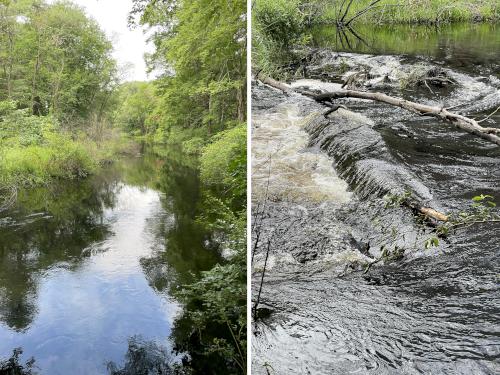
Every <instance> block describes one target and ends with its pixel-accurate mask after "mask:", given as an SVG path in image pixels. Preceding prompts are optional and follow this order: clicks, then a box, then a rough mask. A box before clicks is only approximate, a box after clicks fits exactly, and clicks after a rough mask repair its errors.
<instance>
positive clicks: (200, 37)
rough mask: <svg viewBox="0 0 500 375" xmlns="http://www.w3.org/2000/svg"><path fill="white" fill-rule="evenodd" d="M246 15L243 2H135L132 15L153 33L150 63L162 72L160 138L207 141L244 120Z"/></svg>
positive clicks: (234, 0)
mask: <svg viewBox="0 0 500 375" xmlns="http://www.w3.org/2000/svg"><path fill="white" fill-rule="evenodd" d="M245 13H246V3H245V2H244V1H241V0H230V1H225V0H215V1H209V0H195V1H187V0H186V1H179V2H171V1H161V2H158V1H144V0H136V1H134V10H133V14H132V16H133V17H134V19H137V20H138V22H139V23H140V24H142V25H146V26H149V27H151V28H152V30H153V37H152V39H153V41H154V43H155V46H156V51H155V53H153V54H152V55H151V56H149V63H150V65H152V66H154V67H155V68H156V69H159V70H163V71H164V75H163V76H162V77H161V78H159V79H158V80H157V82H156V87H157V92H158V96H159V104H158V107H157V110H156V111H155V114H156V119H155V121H156V124H158V127H159V129H158V132H159V133H160V137H159V138H161V139H163V140H166V141H172V139H177V140H181V143H182V142H183V141H185V140H187V139H188V138H191V137H182V136H180V135H179V132H183V131H187V132H191V131H192V130H191V129H201V131H200V132H197V133H196V135H195V136H197V137H203V136H204V137H206V136H207V135H208V136H211V135H213V134H215V133H217V132H218V131H221V130H223V129H225V128H226V127H227V125H228V124H230V123H231V122H233V121H234V120H239V121H240V122H243V121H244V120H245V108H246V100H245V91H246V40H245V35H246V21H245ZM188 129H189V130H188ZM182 138H184V139H182ZM188 147H189V146H188Z"/></svg>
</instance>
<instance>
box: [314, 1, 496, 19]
mask: <svg viewBox="0 0 500 375" xmlns="http://www.w3.org/2000/svg"><path fill="white" fill-rule="evenodd" d="M340 3H341V2H339V1H335V2H333V4H331V5H328V6H326V8H325V9H324V11H323V13H322V16H321V17H320V18H321V20H320V21H321V22H325V23H330V22H335V21H336V19H337V17H338V16H337V15H338V12H339V10H338V7H339V4H340ZM370 3H371V0H358V1H354V2H353V4H352V5H351V8H350V10H349V13H348V15H347V17H346V20H347V19H350V18H351V17H352V16H354V15H355V14H357V13H358V12H360V11H361V10H363V9H365V8H366V7H367V6H368V5H369V4H370ZM499 20H500V2H498V0H475V1H474V0H454V1H449V0H382V1H381V2H380V3H378V4H377V5H376V8H374V9H373V10H372V11H370V12H368V13H366V14H365V15H363V16H362V17H360V18H359V19H358V23H369V24H372V25H373V24H378V25H382V24H439V23H453V22H484V21H490V22H498V21H499Z"/></svg>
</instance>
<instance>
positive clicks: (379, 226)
mask: <svg viewBox="0 0 500 375" xmlns="http://www.w3.org/2000/svg"><path fill="white" fill-rule="evenodd" d="M338 64H342V65H345V66H346V67H348V68H349V70H351V69H352V70H356V69H357V68H356V67H359V66H363V69H364V71H365V72H366V73H367V74H366V75H365V80H364V81H363V82H357V83H355V84H361V85H363V87H366V86H369V87H370V89H371V90H373V91H385V92H392V94H393V95H396V96H404V97H406V98H409V99H411V100H416V101H420V102H425V103H427V104H433V105H446V106H448V107H451V106H457V109H456V110H457V111H460V112H461V113H464V114H472V113H476V112H478V111H483V113H481V114H479V115H477V114H476V116H477V117H478V118H481V117H484V116H486V115H487V114H488V113H489V112H491V111H492V110H493V109H495V107H496V106H498V105H500V91H499V85H498V70H495V69H497V68H498V66H497V68H495V66H493V68H488V69H487V68H485V69H484V71H483V74H482V75H481V76H480V77H479V76H477V75H476V74H475V73H473V72H467V71H463V70H458V69H455V68H454V67H446V66H441V67H440V68H441V69H443V71H444V72H445V73H444V74H445V77H448V78H449V79H450V81H452V82H453V83H450V85H447V86H446V87H434V86H432V85H429V87H427V86H426V85H423V86H421V87H409V86H405V87H404V88H403V87H401V82H402V77H408V76H410V75H413V74H414V72H415V71H417V70H418V71H429V70H432V69H435V68H436V66H439V65H442V64H441V63H440V62H439V61H433V60H432V59H428V58H426V59H422V58H418V57H408V56H405V57H398V56H372V55H356V54H340V55H339V54H337V53H332V52H330V51H320V52H319V53H318V54H317V57H316V60H315V61H313V62H312V65H311V66H309V67H308V69H307V71H308V74H309V79H307V80H300V81H297V82H295V83H293V85H294V86H307V87H308V88H309V89H320V90H328V89H329V88H330V89H332V88H333V89H336V88H338V84H339V82H340V80H339V78H338V76H336V77H333V76H332V77H330V78H331V79H329V81H330V82H329V83H325V82H320V81H318V80H317V78H322V79H325V78H328V77H327V76H328V74H326V72H330V71H331V66H334V65H338ZM346 69H347V68H346ZM495 71H496V72H497V73H495ZM384 77H389V79H383V78H384ZM311 78H312V79H311ZM408 81H411V80H410V79H408ZM410 89H411V91H408V90H410ZM253 103H254V104H253V105H254V114H253V118H254V123H253V137H252V141H253V149H252V152H253V170H252V172H253V174H254V177H253V190H254V194H253V201H254V202H253V207H254V209H253V218H254V219H253V223H254V225H253V228H252V229H253V238H254V239H255V238H258V243H257V244H256V246H255V244H254V246H255V250H254V254H253V262H252V267H253V268H252V271H253V274H252V276H253V277H252V293H253V294H252V296H253V298H254V301H253V302H254V303H255V302H256V301H255V299H256V298H257V296H259V297H258V298H259V305H258V309H257V316H258V319H257V321H256V322H255V323H254V326H253V329H254V331H253V334H254V338H253V341H252V342H253V352H252V355H253V367H252V371H253V373H256V374H284V373H287V374H288V373H293V374H436V375H437V374H495V373H498V372H499V371H500V365H499V364H498V363H499V362H498V361H499V359H500V331H499V329H500V328H499V327H500V318H499V312H500V298H499V296H500V291H499V288H498V281H499V279H498V269H499V266H500V264H499V258H498V250H499V249H498V243H499V240H500V227H499V226H498V224H491V225H485V226H480V227H471V228H466V229H463V230H460V231H458V232H457V233H455V234H453V235H452V236H450V237H449V238H448V240H447V241H441V243H440V245H439V247H437V248H431V249H427V250H426V249H425V247H424V241H425V239H426V234H425V233H422V231H421V230H420V229H419V225H418V223H416V220H415V218H414V216H413V214H412V213H411V212H410V211H409V210H408V209H405V208H402V207H397V208H391V209H386V208H385V207H384V201H383V200H382V199H381V198H382V196H383V195H384V194H387V193H391V194H402V193H404V192H407V191H410V192H411V194H412V196H413V197H415V199H417V200H418V201H419V202H421V203H425V204H426V205H428V206H431V207H434V208H436V209H438V210H440V211H443V212H451V211H454V210H461V209H463V208H464V207H466V206H467V205H468V204H469V202H470V199H471V198H472V197H473V196H474V195H477V194H481V193H484V194H491V195H494V196H495V198H496V199H495V201H496V202H497V203H499V199H500V188H499V186H500V168H499V167H498V165H499V163H500V152H499V151H498V149H497V148H496V147H495V146H494V145H490V144H488V143H486V142H484V141H482V140H478V139H476V138H474V137H472V136H470V135H468V134H464V133H462V132H460V131H458V130H457V129H456V128H454V127H453V126H452V125H450V124H445V123H442V122H440V121H438V120H435V119H429V118H417V116H415V115H413V114H411V113H408V112H405V111H404V110H401V109H399V108H391V107H389V106H386V105H382V104H379V103H370V102H368V101H365V100H353V99H348V100H342V101H339V103H340V104H345V105H346V106H347V107H348V108H349V109H348V110H345V109H342V108H341V109H339V110H337V111H336V112H334V113H332V114H330V115H329V116H328V118H325V117H324V116H323V114H322V113H323V112H324V110H325V109H324V107H321V106H320V105H318V104H317V103H314V102H313V101H311V100H309V99H307V98H305V97H302V96H299V95H290V96H288V97H285V96H284V95H282V93H280V92H279V91H275V90H273V89H270V88H267V87H265V86H261V85H257V84H255V85H254V89H253ZM499 120H500V116H498V115H496V116H492V117H491V118H490V119H489V120H488V121H487V122H488V123H489V124H488V126H498V124H499V123H500V121H499ZM326 166H330V170H328V168H326ZM256 234H258V235H257V236H256ZM388 244H391V245H394V244H396V245H397V246H398V247H400V248H404V249H405V253H404V257H403V258H402V259H400V260H398V261H396V262H392V263H391V262H388V263H387V264H385V265H384V264H382V263H380V264H377V265H376V266H373V267H372V268H370V270H369V272H367V273H364V272H363V271H364V270H365V269H366V265H367V263H369V262H370V261H372V260H374V259H377V257H378V256H380V251H381V248H383V246H384V245H388ZM267 252H269V254H267ZM264 270H265V275H264V279H263V280H264V282H263V284H262V287H261V280H262V273H263V271H264ZM259 292H260V293H259Z"/></svg>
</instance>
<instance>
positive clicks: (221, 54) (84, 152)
mask: <svg viewBox="0 0 500 375" xmlns="http://www.w3.org/2000/svg"><path fill="white" fill-rule="evenodd" d="M128 22H129V26H130V27H131V28H143V29H147V30H149V35H150V39H151V41H152V42H153V44H154V46H155V51H154V53H152V54H151V55H148V56H146V59H147V65H148V68H149V69H150V70H151V71H155V73H156V74H157V77H158V78H156V79H155V80H154V81H149V82H123V72H122V71H121V69H120V68H119V67H118V64H117V62H116V61H115V60H114V59H113V57H112V51H113V45H112V43H111V41H110V40H109V39H108V37H107V36H106V34H105V33H104V32H103V31H102V30H101V29H100V27H99V25H98V24H97V23H96V22H95V21H94V20H93V19H92V18H90V17H89V16H88V15H87V14H86V13H85V11H84V9H82V8H80V7H79V6H77V5H75V4H73V3H72V2H71V1H56V2H50V3H49V2H47V1H44V0H0V212H2V211H3V210H6V209H8V208H9V207H10V206H12V205H13V204H14V203H15V202H16V199H17V197H18V194H19V193H20V191H22V190H23V189H31V188H35V187H38V186H50V184H52V183H54V182H57V181H61V180H79V179H84V178H86V177H88V176H90V175H92V174H95V173H98V172H99V170H101V169H103V168H105V167H106V166H107V165H108V164H110V163H112V162H113V161H114V160H115V159H116V158H117V157H119V156H120V154H128V153H134V152H137V148H138V147H137V145H138V144H140V143H144V142H145V143H148V144H154V145H155V149H157V150H159V152H158V154H159V155H161V154H162V152H167V151H168V150H170V149H174V150H180V152H181V153H182V154H186V155H194V156H195V157H196V158H197V166H198V168H199V173H200V179H201V183H202V184H203V197H202V202H201V203H200V204H199V207H197V218H196V221H197V222H198V223H200V224H201V225H203V226H205V227H206V228H207V229H208V230H210V231H211V233H212V234H213V236H212V237H213V238H214V241H216V242H217V243H218V246H217V247H218V248H219V249H224V250H225V254H226V255H225V257H224V258H223V261H222V262H221V264H219V265H217V266H215V267H214V268H213V269H212V270H211V271H207V272H205V273H204V274H203V275H202V276H201V277H200V278H198V281H197V282H195V283H194V284H191V285H190V286H186V288H185V289H183V291H182V293H179V295H178V296H177V297H178V298H180V299H181V300H182V301H183V302H184V304H185V306H186V309H187V310H186V311H187V313H186V314H184V316H183V318H182V324H183V325H184V326H188V327H192V328H191V329H192V331H193V336H192V338H191V339H190V340H187V341H186V342H185V344H184V345H183V346H182V345H181V347H179V348H178V349H179V350H180V351H181V352H183V351H187V352H190V353H191V355H192V356H194V357H195V360H194V359H193V361H194V362H196V363H191V364H190V365H189V366H191V367H193V368H194V370H196V369H197V370H198V371H202V370H200V369H204V370H203V371H205V370H206V371H208V370H207V369H209V370H210V371H215V370H216V369H217V368H222V367H223V368H227V369H228V370H227V371H228V373H243V372H245V367H246V365H245V363H246V286H245V285H246V260H245V259H246V257H245V245H246V239H245V238H246V236H245V228H246V4H245V2H244V1H241V0H232V1H225V0H216V1H208V0H196V1H170V0H135V1H134V2H133V8H132V9H131V10H130V16H129V19H128ZM190 157H191V156H190ZM189 366H188V367H189ZM188 367H186V369H187V368H188ZM186 371H187V370H186Z"/></svg>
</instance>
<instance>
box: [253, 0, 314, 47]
mask: <svg viewBox="0 0 500 375" xmlns="http://www.w3.org/2000/svg"><path fill="white" fill-rule="evenodd" d="M300 5H301V0H258V1H256V2H255V7H254V11H253V18H254V20H255V23H256V27H257V28H258V31H259V33H260V34H261V35H262V36H264V37H265V38H266V39H269V40H272V41H274V42H275V43H278V44H283V45H285V46H289V45H290V43H291V42H293V41H295V40H296V39H297V38H299V37H300V35H301V34H302V32H303V31H304V26H305V25H304V23H305V15H304V13H302V11H301V9H300Z"/></svg>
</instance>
